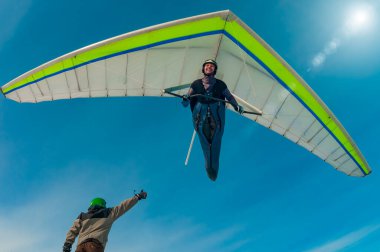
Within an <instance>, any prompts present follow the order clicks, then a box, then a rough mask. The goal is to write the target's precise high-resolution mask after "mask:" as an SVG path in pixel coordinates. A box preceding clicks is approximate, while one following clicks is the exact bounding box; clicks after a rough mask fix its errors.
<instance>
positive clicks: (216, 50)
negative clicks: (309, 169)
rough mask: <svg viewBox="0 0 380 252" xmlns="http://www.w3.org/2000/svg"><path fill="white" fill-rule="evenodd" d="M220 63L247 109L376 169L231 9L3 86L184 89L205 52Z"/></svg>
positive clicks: (27, 96)
mask: <svg viewBox="0 0 380 252" xmlns="http://www.w3.org/2000/svg"><path fill="white" fill-rule="evenodd" d="M208 58H214V59H216V61H217V62H218V66H219V68H218V75H217V78H220V79H222V80H224V82H225V83H227V85H228V87H229V89H230V90H231V91H232V92H233V94H234V95H235V96H236V97H238V99H239V103H241V102H243V105H244V107H246V108H250V107H251V108H257V109H258V110H259V111H262V113H263V114H262V115H261V116H257V115H248V114H245V115H244V116H246V117H247V118H249V119H251V120H253V121H256V122H257V123H259V124H261V125H262V126H264V127H267V128H269V129H271V130H273V131H275V132H277V133H279V134H281V135H282V136H284V137H286V138H288V139H289V140H291V141H292V142H294V143H296V144H298V145H300V146H302V147H304V148H305V149H307V150H309V151H310V152H312V153H314V154H315V155H317V156H318V157H320V158H321V159H322V160H324V161H326V162H327V163H329V164H331V165H332V166H333V167H335V168H336V169H337V170H339V171H341V172H344V173H345V174H347V175H351V176H366V175H368V174H369V173H370V172H371V169H370V167H369V165H368V164H367V162H366V160H365V159H364V157H363V155H362V154H361V153H360V151H359V149H358V148H357V146H356V145H355V143H354V142H353V140H352V139H351V137H350V136H349V135H348V133H347V132H346V130H345V129H344V128H343V126H342V125H341V124H340V123H339V121H338V120H337V119H336V117H335V116H334V115H333V114H332V112H331V111H330V110H329V109H328V108H327V106H326V105H325V104H324V103H323V102H322V100H321V99H320V98H319V97H318V96H317V95H316V94H315V93H314V91H313V90H312V89H311V88H310V87H309V86H308V85H307V84H306V83H305V81H304V80H303V79H302V78H301V77H300V76H299V75H298V74H297V73H296V72H295V71H294V70H293V69H292V68H291V67H290V66H289V65H288V64H287V63H286V62H285V61H284V60H283V59H282V58H281V57H280V56H279V55H277V53H276V52H275V51H274V50H273V49H272V48H271V47H270V46H269V45H267V44H266V43H265V42H264V41H263V40H262V39H261V38H260V37H259V36H258V35H257V34H256V33H255V32H253V31H252V30H251V29H250V28H249V27H248V26H247V25H246V24H244V23H243V22H242V21H241V20H239V18H238V17H236V16H235V15H234V14H233V13H231V12H230V11H221V12H215V13H210V14H205V15H200V16H195V17H191V18H186V19H182V20H177V21H173V22H169V23H164V24H161V25H157V26H153V27H149V28H145V29H142V30H138V31H134V32H130V33H127V34H124V35H121V36H118V37H115V38H111V39H108V40H105V41H102V42H99V43H96V44H93V45H90V46H87V47H85V48H82V49H79V50H77V51H74V52H71V53H69V54H66V55H64V56H62V57H59V58H57V59H55V60H53V61H50V62H48V63H46V64H44V65H42V66H40V67H37V68H35V69H33V70H31V71H29V72H27V73H25V74H23V75H21V76H20V77H18V78H16V79H14V80H13V81H11V82H9V83H8V84H6V85H4V86H3V87H2V92H3V94H4V95H5V96H6V97H7V98H9V99H12V100H15V101H17V102H41V101H51V100H57V99H70V98H88V97H115V96H118V97H120V96H166V94H164V93H163V91H162V90H164V89H170V90H172V91H173V92H176V93H177V94H180V95H181V94H184V93H185V92H186V91H187V89H186V88H176V87H188V85H186V84H189V83H191V82H192V81H193V80H194V79H197V78H199V77H201V69H200V66H201V64H202V62H203V61H204V60H205V59H208Z"/></svg>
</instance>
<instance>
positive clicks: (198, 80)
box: [192, 79, 202, 85]
mask: <svg viewBox="0 0 380 252" xmlns="http://www.w3.org/2000/svg"><path fill="white" fill-rule="evenodd" d="M199 83H202V79H196V80H195V81H193V83H192V85H193V84H199Z"/></svg>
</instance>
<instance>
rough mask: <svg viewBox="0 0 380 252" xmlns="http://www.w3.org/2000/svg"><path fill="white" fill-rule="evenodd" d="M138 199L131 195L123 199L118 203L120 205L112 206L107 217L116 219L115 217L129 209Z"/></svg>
mask: <svg viewBox="0 0 380 252" xmlns="http://www.w3.org/2000/svg"><path fill="white" fill-rule="evenodd" d="M138 201H139V200H138V198H137V197H136V196H133V197H132V198H129V199H126V200H124V201H123V202H121V203H120V205H118V206H115V207H114V208H112V210H111V213H110V216H109V217H110V218H112V219H113V220H116V219H117V218H119V217H120V216H122V215H123V214H125V212H127V211H128V210H129V209H131V208H132V207H133V206H134V205H136V203H137V202H138Z"/></svg>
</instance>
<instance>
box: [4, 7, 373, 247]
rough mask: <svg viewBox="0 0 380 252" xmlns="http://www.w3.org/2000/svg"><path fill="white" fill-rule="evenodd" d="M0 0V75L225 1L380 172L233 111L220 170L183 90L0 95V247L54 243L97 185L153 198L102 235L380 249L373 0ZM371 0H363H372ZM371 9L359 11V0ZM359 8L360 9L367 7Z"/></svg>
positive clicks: (162, 243) (142, 243)
mask: <svg viewBox="0 0 380 252" xmlns="http://www.w3.org/2000/svg"><path fill="white" fill-rule="evenodd" d="M295 2H296V1H289V0H276V1H275V0H265V1H264V0H262V1H261V0H260V1H248V0H241V1H232V0H231V1H188V2H186V3H185V2H178V1H171V0H170V1H165V2H160V1H150V0H148V1H144V2H140V1H134V2H132V1H111V0H109V1H87V0H86V1H79V2H78V1H56V2H51V1H50V2H48V1H41V0H40V1H32V0H19V1H17V3H15V2H14V1H10V0H4V1H1V2H0V34H1V36H0V73H1V74H0V82H1V83H2V84H5V83H7V82H8V81H10V80H11V79H13V78H15V77H17V76H18V75H20V74H23V73H24V72H26V71H28V70H31V69H32V68H35V67H37V66H39V65H40V64H43V63H45V62H47V61H49V60H52V59H54V58H56V57H58V56H61V55H63V54H65V53H68V52H71V51H73V50H76V49H79V48H81V47H84V46H87V45H89V44H92V43H95V42H98V41H101V40H103V39H107V38H110V37H113V36H116V35H120V34H123V33H126V32H130V31H133V30H136V29H139V28H144V27H147V26H150V25H155V24H159V23H162V22H166V21H171V20H175V19H179V18H184V17H189V16H193V15H198V14H203V13H208V12H213V11H219V10H224V9H230V10H231V11H233V12H234V13H235V14H236V15H237V16H238V17H240V18H241V19H242V20H243V21H244V22H245V23H246V24H247V25H249V26H250V27H251V28H252V29H253V30H254V31H255V32H256V33H258V34H259V35H260V36H261V37H262V38H263V39H264V40H265V41H266V42H267V43H268V44H270V45H271V47H272V48H273V49H274V50H275V51H277V52H278V53H279V54H280V55H281V56H282V57H283V58H284V59H285V60H286V61H287V62H288V63H289V64H290V65H291V66H292V67H293V68H294V69H295V70H296V71H297V72H298V73H299V74H300V75H301V76H302V77H303V78H304V79H305V80H306V82H307V83H308V84H309V85H310V86H311V87H312V88H313V89H314V90H315V91H316V92H317V94H318V95H319V96H320V97H321V98H322V100H323V101H324V102H325V103H326V104H327V105H328V106H329V108H330V109H331V110H332V111H333V113H334V114H335V115H336V116H337V118H338V119H339V120H340V121H341V123H342V124H343V126H344V127H345V128H346V129H347V131H348V132H349V133H350V135H351V136H352V138H353V139H354V141H355V142H356V143H357V145H358V147H359V149H360V150H361V151H362V153H363V155H364V156H365V157H366V159H367V161H368V163H369V165H370V166H371V167H372V169H373V172H372V174H371V175H370V176H368V177H365V178H353V177H348V176H346V175H344V174H343V173H340V172H337V171H335V170H334V169H333V168H332V167H330V166H329V165H328V164H326V163H324V162H323V161H321V160H320V159H318V158H317V157H315V156H314V155H312V154H310V153H309V152H307V151H306V150H304V149H302V148H300V147H299V146H296V145H294V144H293V143H291V142H290V141H288V140H286V139H284V138H282V137H281V136H279V135H277V134H275V133H273V132H271V131H269V130H267V129H266V128H264V127H262V126H260V125H257V124H255V123H253V122H252V121H249V120H247V119H245V118H243V117H240V116H238V115H237V114H235V113H231V112H228V113H227V123H226V128H225V134H224V138H223V146H222V152H221V160H220V161H221V167H220V173H219V178H218V180H217V182H216V183H213V182H211V181H210V180H209V179H208V178H207V176H206V173H205V170H204V168H203V167H204V163H203V157H202V153H201V149H200V146H199V143H198V142H197V141H196V142H195V145H194V148H193V152H192V156H191V158H190V163H189V166H187V167H185V166H184V160H185V157H186V153H187V148H188V145H189V142H190V139H191V135H192V124H191V119H190V113H189V111H187V110H185V109H183V108H182V106H181V105H180V103H179V101H178V100H176V99H162V98H161V99H160V98H114V99H77V100H61V101H56V102H45V103H39V104H18V103H16V102H13V101H11V100H6V99H5V98H2V99H0V149H1V151H0V158H1V164H0V185H1V190H0V202H1V203H2V204H1V207H0V227H1V228H0V244H1V245H0V248H1V249H0V251H5V252H8V251H12V252H18V251H25V250H29V251H39V252H51V251H60V249H61V247H62V245H63V242H64V239H65V235H66V232H67V230H68V228H69V227H70V226H71V224H72V221H73V220H74V219H75V218H76V217H77V215H78V214H79V213H80V212H81V211H85V210H86V209H87V206H88V203H89V201H90V200H91V199H92V198H93V197H97V196H101V197H104V198H105V199H106V200H107V202H108V205H109V206H113V205H116V204H118V203H119V202H120V201H121V200H123V199H124V198H127V197H130V196H132V195H133V190H134V189H136V190H137V189H140V188H144V189H145V190H146V191H148V193H149V198H148V200H146V201H144V202H141V203H140V204H139V205H137V206H136V207H135V208H134V209H132V210H131V211H130V212H128V213H127V214H126V215H125V216H123V217H122V218H121V219H120V220H119V221H118V222H116V223H115V224H114V228H113V230H112V231H111V234H110V239H109V243H108V245H107V249H108V251H115V252H118V251H126V250H127V248H128V249H129V250H128V251H141V252H145V251H312V252H317V251H347V252H348V251H379V250H380V217H379V216H378V213H379V212H380V203H379V201H378V192H379V191H380V189H379V186H378V185H379V184H380V177H379V173H378V169H377V167H378V166H379V163H380V162H379V158H378V149H377V147H376V145H377V143H378V142H379V141H380V136H379V134H378V129H379V127H378V124H377V123H378V120H379V119H378V115H379V113H380V99H378V97H377V96H378V94H379V92H380V87H379V81H380V70H379V69H380V58H379V57H378V55H379V54H380V47H379V46H378V45H379V44H380V35H379V32H378V29H379V28H378V27H379V22H380V16H379V15H380V2H379V1H375V0H373V1H354V0H350V1H348V0H335V1H333V3H332V1H327V0H326V1H320V0H318V1H312V3H311V2H310V1H297V3H295ZM363 3H364V7H363ZM361 8H364V9H366V10H368V9H369V11H367V12H366V13H371V15H369V14H368V15H369V16H370V17H371V18H369V21H368V22H367V23H362V24H361V25H357V23H358V22H359V21H358V22H356V23H353V21H352V20H354V16H355V15H356V14H355V12H353V11H352V9H354V10H359V9H361ZM359 23H360V22H359Z"/></svg>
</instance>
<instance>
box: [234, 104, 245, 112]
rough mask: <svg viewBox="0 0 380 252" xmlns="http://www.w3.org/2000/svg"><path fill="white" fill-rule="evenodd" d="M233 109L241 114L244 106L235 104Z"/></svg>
mask: <svg viewBox="0 0 380 252" xmlns="http://www.w3.org/2000/svg"><path fill="white" fill-rule="evenodd" d="M234 109H235V111H236V112H238V113H239V114H243V112H244V108H243V106H240V105H237V106H235V107H234Z"/></svg>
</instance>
